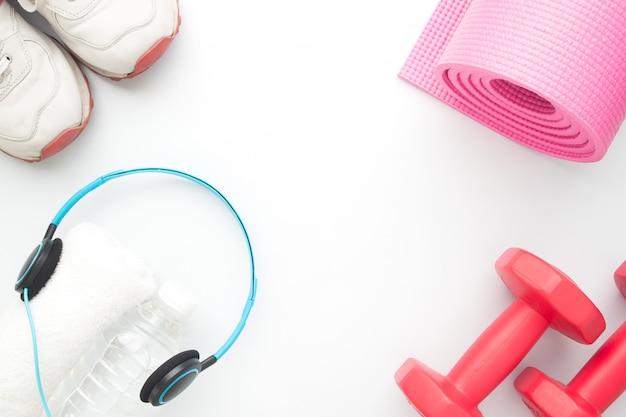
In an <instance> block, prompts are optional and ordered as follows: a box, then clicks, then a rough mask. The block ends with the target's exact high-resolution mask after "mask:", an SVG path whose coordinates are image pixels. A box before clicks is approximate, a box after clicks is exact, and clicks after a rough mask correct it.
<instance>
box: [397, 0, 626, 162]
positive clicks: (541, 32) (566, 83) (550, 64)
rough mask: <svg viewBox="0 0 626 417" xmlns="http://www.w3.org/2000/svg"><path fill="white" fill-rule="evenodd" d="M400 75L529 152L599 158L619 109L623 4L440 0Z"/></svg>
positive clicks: (623, 108) (625, 50)
mask: <svg viewBox="0 0 626 417" xmlns="http://www.w3.org/2000/svg"><path fill="white" fill-rule="evenodd" d="M399 76H400V77H401V78H402V79H404V80H406V81H408V82H410V83H412V84H414V85H416V86H417V87H419V88H421V89H423V90H425V91H427V92H429V93H430V94H432V95H434V96H435V97H437V98H439V99H441V100H442V101H444V102H446V103H448V104H450V105H451V106H452V107H454V108H456V109H458V110H460V111H461V112H463V113H465V114H467V115H469V116H470V117H472V118H474V119H476V120H477V121H479V122H481V123H483V124H485V125H486V126H489V127H490V128H492V129H493V130H495V131H497V132H499V133H501V134H503V135H504V136H506V137H508V138H510V139H513V140H515V141H517V142H519V143H521V144H524V145H526V146H528V147H530V148H533V149H535V150H537V151H540V152H543V153H546V154H549V155H552V156H555V157H558V158H562V159H567V160H572V161H579V162H593V161H598V160H600V159H601V158H602V157H603V156H604V154H605V153H606V151H607V149H608V147H609V145H610V144H611V142H612V141H613V139H614V137H615V135H616V134H617V131H618V129H619V127H620V125H621V124H622V122H623V120H624V117H625V115H626V0H442V1H441V2H440V3H439V5H438V6H437V8H436V10H435V12H434V14H433V16H432V17H431V19H430V21H429V22H428V25H427V26H426V28H425V30H424V31H423V33H422V34H421V36H420V38H419V39H418V41H417V44H416V45H415V47H414V49H413V51H412V52H411V55H410V56H409V58H408V59H407V61H406V63H405V64H404V67H403V68H402V70H401V72H400V74H399Z"/></svg>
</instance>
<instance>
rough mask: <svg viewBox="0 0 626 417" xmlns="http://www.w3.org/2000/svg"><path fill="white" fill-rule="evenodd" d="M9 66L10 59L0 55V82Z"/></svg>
mask: <svg viewBox="0 0 626 417" xmlns="http://www.w3.org/2000/svg"><path fill="white" fill-rule="evenodd" d="M9 65H11V57H10V56H8V55H2V56H1V57H0V80H2V79H3V78H4V73H5V72H6V71H7V70H8V69H9Z"/></svg>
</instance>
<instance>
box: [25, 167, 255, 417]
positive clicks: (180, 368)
mask: <svg viewBox="0 0 626 417" xmlns="http://www.w3.org/2000/svg"><path fill="white" fill-rule="evenodd" d="M143 173H159V174H169V175H173V176H177V177H181V178H184V179H186V180H189V181H192V182H194V183H196V184H199V185H200V186H202V187H204V188H206V189H208V190H209V191H211V192H212V193H213V194H215V195H216V196H217V197H218V198H219V199H220V200H221V201H222V202H223V203H224V204H225V205H226V206H227V207H228V209H229V210H230V212H231V213H232V214H233V216H234V217H235V219H236V220H237V222H238V224H239V226H240V228H241V231H242V232H243V236H244V239H245V241H246V245H247V248H248V254H249V257H250V271H251V272H250V291H249V294H248V298H247V299H246V304H245V306H244V309H243V313H242V316H241V319H240V320H239V323H237V326H236V327H235V329H234V330H233V332H232V333H231V335H230V336H229V337H228V339H227V340H226V342H224V344H223V345H222V346H221V347H220V348H219V349H218V350H217V351H216V352H215V353H214V354H213V355H211V356H209V357H207V358H206V359H203V360H200V355H199V353H198V352H197V351H195V350H188V351H185V352H181V353H179V354H177V355H174V356H173V357H172V358H170V359H168V360H167V361H165V363H163V364H162V365H161V366H159V367H158V368H157V369H156V370H155V371H154V372H153V373H152V375H150V377H149V378H148V379H147V380H146V382H145V383H144V385H143V387H142V389H141V393H140V399H141V401H143V402H145V403H151V404H152V405H154V406H159V405H163V404H166V403H167V402H169V401H170V400H172V399H174V398H175V397H176V396H178V394H180V393H181V392H182V391H183V390H184V389H185V388H187V387H188V386H189V385H190V384H191V383H192V382H193V381H194V379H195V378H196V376H198V374H199V373H200V372H202V371H204V370H205V369H206V368H208V367H209V366H211V365H213V364H214V363H216V362H217V361H218V360H219V359H220V358H221V357H222V356H223V355H224V354H225V353H226V352H227V351H228V350H229V349H230V348H231V346H232V345H233V344H234V343H235V341H236V340H237V338H238V337H239V335H240V334H241V332H242V330H243V328H244V326H245V324H246V320H247V319H248V316H249V315H250V311H251V310H252V306H253V304H254V300H255V296H256V285H257V280H256V276H255V274H254V256H253V254H252V244H251V243H250V238H249V237H248V232H247V231H246V228H245V226H244V224H243V222H242V220H241V218H240V217H239V214H238V213H237V212H236V211H235V209H234V207H233V206H232V205H231V204H230V202H229V201H228V200H227V199H226V197H224V196H223V195H222V193H220V192H219V191H218V190H217V189H216V188H214V187H213V186H212V185H211V184H209V183H207V182H206V181H203V180H201V179H200V178H197V177H195V176H193V175H190V174H187V173H185V172H181V171H177V170H173V169H168V168H137V169H130V170H122V171H114V172H111V173H109V174H106V175H104V176H102V177H99V178H98V179H96V180H95V181H92V182H91V183H89V184H87V185H86V186H85V187H83V188H82V189H80V190H79V191H78V192H77V193H76V194H74V195H73V196H72V197H71V198H70V199H69V200H68V201H67V202H66V203H65V204H64V205H63V207H61V209H60V210H59V211H58V213H57V214H56V216H54V218H53V219H52V223H50V225H49V226H48V229H47V230H46V233H45V235H44V238H43V240H42V241H41V243H39V245H37V247H36V248H35V249H34V250H33V251H32V253H31V254H30V256H29V257H28V259H27V260H26V262H25V263H24V266H23V268H22V270H21V271H20V273H19V277H18V279H17V281H16V283H15V290H16V291H18V292H19V293H21V297H22V300H24V303H25V305H26V311H27V314H28V317H29V322H30V324H31V333H32V338H33V350H34V353H35V355H34V356H35V371H36V374H37V383H38V387H39V394H40V396H41V399H42V402H43V404H44V408H45V409H46V412H47V413H48V415H50V413H49V410H48V407H47V404H46V399H45V395H44V393H43V389H42V384H41V378H40V373H39V363H38V354H37V340H36V335H35V331H34V325H33V320H32V315H31V312H30V307H29V300H30V299H32V298H33V297H35V296H36V295H37V293H39V291H40V290H41V289H42V288H43V287H44V286H45V285H46V283H47V282H48V280H49V279H50V277H51V276H52V274H53V272H54V270H55V268H56V266H57V263H58V261H59V258H60V256H61V251H62V246H63V244H62V241H61V239H59V238H55V239H53V235H54V233H55V231H56V229H57V227H58V226H59V224H60V223H61V220H63V218H64V217H65V215H66V214H67V213H68V212H69V211H70V209H71V208H72V207H74V205H75V204H76V203H78V201H80V200H81V199H82V198H83V197H84V196H86V195H87V194H88V193H89V192H91V191H93V190H94V189H96V188H98V187H100V186H101V185H103V184H105V183H106V182H108V181H110V180H113V179H116V178H120V177H125V176H128V175H133V174H143Z"/></svg>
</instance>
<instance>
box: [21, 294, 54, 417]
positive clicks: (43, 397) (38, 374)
mask: <svg viewBox="0 0 626 417" xmlns="http://www.w3.org/2000/svg"><path fill="white" fill-rule="evenodd" d="M24 305H25V306H26V315H27V316H28V323H29V324H30V335H31V338H32V340H33V356H34V360H35V378H36V379H37V388H38V389H39V398H40V399H41V404H42V405H43V409H44V411H45V413H46V416H47V417H52V414H51V413H50V408H49V407H48V401H47V400H46V395H45V394H44V392H43V384H42V382H41V372H40V371H39V349H38V348H37V332H36V331H35V323H34V321H33V314H32V312H31V310H30V302H29V300H28V288H24Z"/></svg>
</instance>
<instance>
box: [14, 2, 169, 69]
mask: <svg viewBox="0 0 626 417" xmlns="http://www.w3.org/2000/svg"><path fill="white" fill-rule="evenodd" d="M17 1H18V3H19V4H20V5H21V6H22V7H23V8H24V10H26V11H28V12H35V11H36V12H38V13H39V14H41V15H42V16H43V17H44V18H45V19H46V20H47V21H48V23H49V24H50V27H51V29H52V30H53V31H54V33H55V34H56V36H57V37H58V38H59V39H60V40H61V41H63V43H64V44H65V46H66V47H67V49H68V50H69V51H70V52H71V53H73V54H74V55H75V56H76V57H77V58H78V59H79V60H80V61H82V62H83V63H84V64H85V65H87V66H88V67H89V68H91V69H92V70H93V71H95V72H96V73H98V74H101V75H104V76H105V77H109V78H113V79H122V78H131V77H134V76H135V75H138V74H140V73H142V72H143V71H145V70H146V69H148V68H149V67H150V66H151V65H152V64H153V63H154V62H155V61H156V60H157V59H158V58H159V57H160V56H161V55H162V54H163V53H164V52H165V50H166V49H167V47H168V46H169V44H170V43H171V42H172V39H174V37H175V36H176V34H177V33H178V28H179V26H180V15H179V10H178V1H177V0H17Z"/></svg>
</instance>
